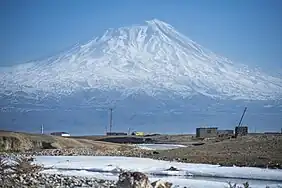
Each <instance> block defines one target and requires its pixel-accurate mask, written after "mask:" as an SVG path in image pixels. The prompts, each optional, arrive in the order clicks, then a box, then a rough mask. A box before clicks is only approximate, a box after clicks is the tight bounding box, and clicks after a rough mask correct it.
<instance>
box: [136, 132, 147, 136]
mask: <svg viewBox="0 0 282 188" xmlns="http://www.w3.org/2000/svg"><path fill="white" fill-rule="evenodd" d="M144 135H145V133H144V132H135V136H144Z"/></svg>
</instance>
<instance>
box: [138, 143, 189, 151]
mask: <svg viewBox="0 0 282 188" xmlns="http://www.w3.org/2000/svg"><path fill="white" fill-rule="evenodd" d="M136 146H137V147H139V148H140V149H146V150H168V149H176V148H182V147H187V146H184V145H175V144H136Z"/></svg>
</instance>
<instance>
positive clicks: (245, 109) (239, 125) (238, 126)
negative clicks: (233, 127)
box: [238, 107, 247, 127]
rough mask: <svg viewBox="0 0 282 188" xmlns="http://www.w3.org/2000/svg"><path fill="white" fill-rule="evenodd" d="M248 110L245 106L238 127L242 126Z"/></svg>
mask: <svg viewBox="0 0 282 188" xmlns="http://www.w3.org/2000/svg"><path fill="white" fill-rule="evenodd" d="M246 111H247V107H245V109H244V112H243V114H242V116H241V119H240V121H239V124H238V127H240V126H241V124H242V121H243V118H244V115H245V113H246Z"/></svg>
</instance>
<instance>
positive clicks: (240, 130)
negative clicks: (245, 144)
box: [235, 126, 248, 136]
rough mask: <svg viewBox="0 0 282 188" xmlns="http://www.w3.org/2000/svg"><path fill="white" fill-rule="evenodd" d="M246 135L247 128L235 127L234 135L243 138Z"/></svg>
mask: <svg viewBox="0 0 282 188" xmlns="http://www.w3.org/2000/svg"><path fill="white" fill-rule="evenodd" d="M247 134H248V126H237V127H235V135H240V136H245V135H247Z"/></svg>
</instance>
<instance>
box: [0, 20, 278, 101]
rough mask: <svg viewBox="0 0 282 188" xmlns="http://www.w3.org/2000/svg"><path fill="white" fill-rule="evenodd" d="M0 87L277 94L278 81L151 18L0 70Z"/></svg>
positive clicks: (31, 90) (11, 90)
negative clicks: (26, 62)
mask: <svg viewBox="0 0 282 188" xmlns="http://www.w3.org/2000/svg"><path fill="white" fill-rule="evenodd" d="M0 78H1V79H0V80H1V82H0V87H1V92H4V93H5V92H8V93H15V92H18V91H23V92H25V93H27V95H31V94H34V93H40V95H45V94H46V93H47V94H48V96H49V95H51V96H62V95H71V94H73V93H76V92H80V91H85V90H103V91H104V90H115V91H119V92H121V93H123V95H125V96H127V95H131V94H132V93H136V92H137V93H138V92H142V93H146V94H147V95H150V96H157V95H177V96H181V97H190V96H193V95H198V94H200V95H205V96H209V97H217V98H226V97H227V98H233V99H269V98H277V97H278V98H279V97H280V98H281V93H282V92H281V88H282V81H281V79H279V78H274V77H271V76H268V75H266V74H264V73H261V72H258V71H254V70H251V69H246V68H242V66H238V65H236V66H235V65H234V64H232V62H231V61H230V60H228V59H226V58H224V57H221V56H218V55H216V54H214V53H212V52H211V51H210V50H207V49H205V48H203V47H202V46H200V45H199V44H197V43H196V42H193V41H192V40H190V39H189V38H188V37H186V36H184V35H183V34H181V33H179V32H178V31H177V30H175V29H174V28H173V27H172V26H171V25H169V24H167V23H165V22H163V21H160V20H158V19H153V20H150V21H146V24H143V25H135V26H130V27H122V28H116V29H109V30H107V31H106V32H105V33H104V34H103V35H102V36H101V37H97V38H95V39H94V40H91V41H89V42H87V43H85V44H83V45H80V46H75V47H74V48H72V49H71V50H68V51H65V52H64V53H62V54H59V55H56V56H53V57H50V58H48V59H45V60H42V61H39V62H34V63H30V64H28V65H27V64H23V65H19V66H16V67H12V68H11V69H10V70H9V71H7V70H3V71H0Z"/></svg>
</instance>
